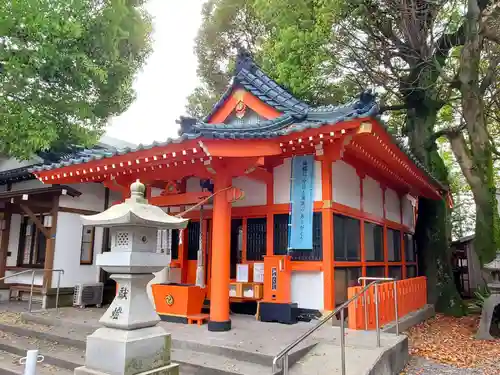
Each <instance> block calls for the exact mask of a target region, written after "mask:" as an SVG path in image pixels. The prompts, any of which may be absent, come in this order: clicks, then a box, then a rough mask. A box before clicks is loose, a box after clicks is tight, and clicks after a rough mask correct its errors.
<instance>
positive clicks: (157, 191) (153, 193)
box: [151, 187, 163, 197]
mask: <svg viewBox="0 0 500 375" xmlns="http://www.w3.org/2000/svg"><path fill="white" fill-rule="evenodd" d="M162 191H163V189H159V188H155V187H154V188H151V196H152V197H158V196H160V194H161V192H162Z"/></svg>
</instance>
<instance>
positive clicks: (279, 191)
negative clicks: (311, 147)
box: [273, 158, 322, 204]
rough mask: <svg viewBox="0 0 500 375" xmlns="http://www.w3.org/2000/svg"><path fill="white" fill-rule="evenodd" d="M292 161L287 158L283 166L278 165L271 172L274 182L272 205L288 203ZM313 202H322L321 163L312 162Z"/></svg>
mask: <svg viewBox="0 0 500 375" xmlns="http://www.w3.org/2000/svg"><path fill="white" fill-rule="evenodd" d="M291 168H292V159H291V158H287V159H285V160H284V161H283V164H281V165H278V166H277V167H276V168H274V170H273V181H274V192H273V196H274V203H275V204H280V203H290V177H291ZM313 189H314V192H313V197H314V201H320V200H322V192H321V162H320V161H318V160H316V161H315V162H314V188H313Z"/></svg>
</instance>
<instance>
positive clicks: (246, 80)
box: [203, 50, 309, 122]
mask: <svg viewBox="0 0 500 375" xmlns="http://www.w3.org/2000/svg"><path fill="white" fill-rule="evenodd" d="M239 87H242V88H244V89H245V90H246V91H248V92H250V93H252V94H253V95H254V96H256V97H257V98H259V99H260V100H262V101H263V102H264V103H266V104H267V105H270V106H271V107H273V108H275V109H276V110H278V111H280V112H283V113H304V112H306V111H307V110H308V109H309V106H308V105H307V104H306V103H304V102H302V101H300V100H299V99H297V98H295V97H294V96H293V95H292V94H290V93H289V92H288V91H287V90H286V89H284V88H283V87H281V86H280V85H278V84H277V83H276V82H275V81H274V80H272V79H271V78H269V77H268V76H267V75H266V74H265V73H264V72H263V71H262V69H260V67H259V66H258V65H257V64H256V63H255V62H254V61H253V59H252V57H251V56H250V54H249V53H248V52H247V51H244V50H240V52H239V53H238V57H237V59H236V66H235V71H234V76H233V79H232V82H231V84H230V86H229V87H228V88H227V90H226V91H225V92H224V94H223V95H222V97H221V98H220V99H219V101H218V102H217V103H216V104H215V106H214V107H213V108H212V111H211V112H210V113H209V114H208V115H207V116H206V117H205V118H204V119H203V121H205V122H207V121H210V119H211V118H212V116H213V115H214V114H215V113H216V112H217V111H218V110H219V109H220V108H221V107H222V105H223V104H224V103H225V101H226V100H227V98H228V97H229V96H230V95H231V93H232V92H233V91H234V89H236V88H239Z"/></svg>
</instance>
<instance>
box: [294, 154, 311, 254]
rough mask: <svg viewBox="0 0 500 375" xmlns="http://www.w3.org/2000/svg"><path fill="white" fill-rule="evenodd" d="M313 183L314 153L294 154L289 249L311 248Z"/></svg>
mask: <svg viewBox="0 0 500 375" xmlns="http://www.w3.org/2000/svg"><path fill="white" fill-rule="evenodd" d="M313 185H314V155H305V156H296V157H294V158H293V159H292V186H291V188H292V194H291V198H292V220H291V224H292V225H291V236H290V245H289V247H290V248H291V249H296V250H312V248H313V238H312V231H313V205H314V201H313V199H314V197H313Z"/></svg>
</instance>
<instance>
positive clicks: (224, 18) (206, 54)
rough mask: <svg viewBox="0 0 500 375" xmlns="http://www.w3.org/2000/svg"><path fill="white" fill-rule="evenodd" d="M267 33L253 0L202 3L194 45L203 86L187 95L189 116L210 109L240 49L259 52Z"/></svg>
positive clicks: (199, 115) (222, 90) (221, 0)
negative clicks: (200, 18) (200, 17)
mask: <svg viewBox="0 0 500 375" xmlns="http://www.w3.org/2000/svg"><path fill="white" fill-rule="evenodd" d="M264 35H265V31H264V28H263V26H262V22H261V21H260V20H259V19H258V18H257V17H256V15H255V10H254V7H253V2H252V1H247V0H208V1H207V2H206V3H205V4H204V5H203V9H202V23H201V26H200V29H199V31H198V36H197V37H196V45H195V52H196V56H197V58H198V69H197V73H198V76H199V77H200V80H201V85H200V86H199V87H197V88H196V89H195V91H194V92H193V93H192V94H191V95H190V96H189V97H188V105H187V111H188V113H189V114H190V115H192V116H195V117H203V116H204V115H206V114H207V113H208V112H210V109H211V108H212V107H213V105H214V104H215V102H216V101H217V100H218V99H219V97H220V96H221V95H222V93H223V92H224V90H225V89H226V87H227V85H228V84H229V79H230V78H231V73H232V69H231V68H232V66H233V64H234V57H235V55H236V52H237V50H238V48H240V47H244V48H246V49H248V50H250V51H256V50H257V48H258V46H259V45H260V43H261V40H262V38H264Z"/></svg>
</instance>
